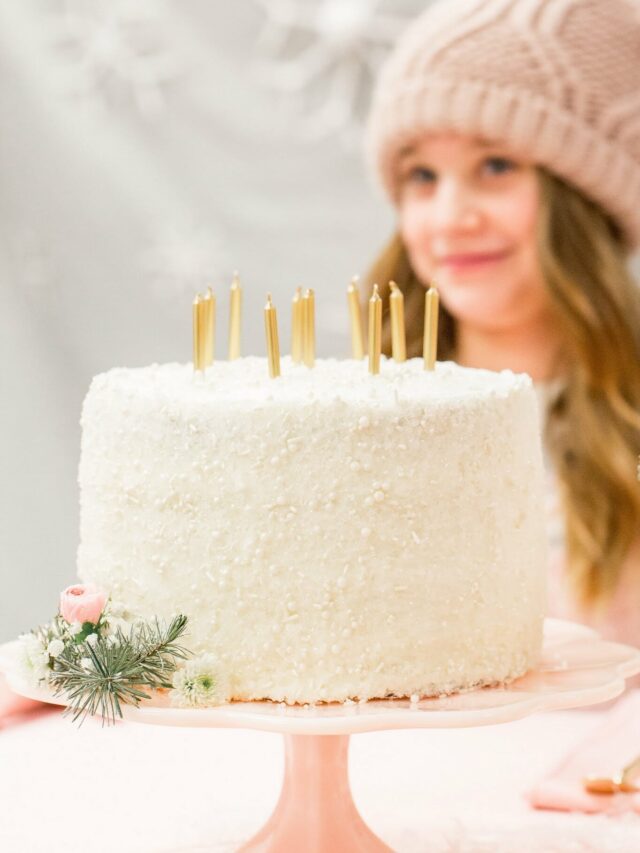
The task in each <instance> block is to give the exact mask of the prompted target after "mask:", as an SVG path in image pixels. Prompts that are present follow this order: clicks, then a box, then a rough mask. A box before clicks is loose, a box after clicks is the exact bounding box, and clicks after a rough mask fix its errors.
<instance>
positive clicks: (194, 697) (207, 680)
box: [169, 654, 226, 708]
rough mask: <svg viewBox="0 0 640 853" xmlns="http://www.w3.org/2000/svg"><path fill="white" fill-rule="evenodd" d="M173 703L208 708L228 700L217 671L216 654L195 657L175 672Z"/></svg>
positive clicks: (172, 692) (171, 696) (171, 694)
mask: <svg viewBox="0 0 640 853" xmlns="http://www.w3.org/2000/svg"><path fill="white" fill-rule="evenodd" d="M172 684H173V688H174V689H173V690H172V691H171V692H170V694H169V696H170V698H171V701H172V704H174V705H179V706H181V707H183V708H184V707H190V708H206V707H210V706H212V705H220V704H222V703H223V702H224V701H225V700H226V696H225V695H224V690H223V689H222V686H221V684H220V680H219V678H218V675H217V672H216V659H215V657H214V655H211V654H204V655H200V657H197V658H193V659H192V660H190V661H188V662H187V663H186V664H184V666H181V667H180V668H179V669H177V670H176V671H175V673H174V674H173V681H172Z"/></svg>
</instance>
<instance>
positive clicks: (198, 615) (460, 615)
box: [78, 358, 547, 703]
mask: <svg viewBox="0 0 640 853" xmlns="http://www.w3.org/2000/svg"><path fill="white" fill-rule="evenodd" d="M542 483H543V474H542V453H541V446H540V436H539V427H538V415H537V401H536V396H535V392H534V390H533V386H532V383H531V380H530V379H529V377H527V376H525V375H514V374H513V373H511V372H509V371H503V372H502V373H493V372H489V371H484V370H471V369H468V368H461V367H458V366H456V365H454V364H451V363H439V364H438V365H437V369H436V371H435V372H433V373H429V372H426V371H425V370H424V369H423V366H422V361H421V360H418V359H413V360H410V361H407V362H405V363H403V364H396V363H395V362H392V361H387V360H384V359H383V362H382V369H381V373H380V375H378V376H371V375H369V374H368V373H367V368H366V362H357V361H351V360H347V361H337V360H318V361H317V362H316V366H315V368H314V369H312V370H309V369H308V368H306V367H302V366H294V365H292V364H291V362H290V361H289V359H288V358H285V359H283V363H282V376H281V377H280V378H278V379H275V380H272V379H269V377H268V371H267V364H266V361H265V360H264V359H260V358H242V359H238V360H236V361H231V362H220V363H216V364H215V365H214V366H213V367H212V368H210V369H209V370H208V372H207V375H206V377H202V376H200V375H199V376H194V374H193V371H192V369H191V367H190V366H188V365H178V364H167V365H152V366H151V367H146V368H140V369H131V370H129V369H116V370H111V371H109V372H108V373H104V374H101V375H99V376H97V377H96V378H95V379H94V380H93V383H92V385H91V388H90V391H89V393H88V395H87V398H86V400H85V403H84V408H83V413H82V454H81V463H80V490H81V505H80V508H81V530H80V548H79V569H78V570H79V575H80V577H81V579H82V580H84V581H87V582H94V583H96V584H99V585H100V586H101V587H103V588H104V589H106V590H107V591H108V592H110V593H111V594H112V597H113V599H114V600H117V601H119V602H123V603H125V604H126V606H127V607H128V608H129V609H130V610H131V611H132V612H133V613H134V614H136V615H139V616H141V617H153V616H154V615H158V616H160V617H164V618H168V617H170V616H171V615H173V614H175V613H178V612H180V613H184V614H186V615H187V616H188V617H189V634H188V635H186V636H185V638H184V644H185V645H187V646H188V647H189V648H190V649H191V650H192V651H193V652H194V653H196V654H199V653H204V652H211V653H213V655H215V657H216V659H217V661H218V669H219V674H220V679H221V683H223V684H226V685H227V686H228V689H227V694H228V698H230V699H231V698H233V699H243V700H247V699H262V698H269V699H273V700H277V701H286V702H290V703H293V702H302V703H307V702H318V701H344V700H346V699H348V698H351V699H369V698H374V697H385V696H388V695H394V696H410V695H412V694H419V695H421V696H425V695H434V694H442V693H449V692H453V691H456V690H461V689H468V688H471V687H474V686H477V685H483V684H493V683H499V682H506V681H508V680H510V679H513V678H514V677H517V676H519V675H521V674H522V673H524V672H525V671H526V670H527V669H529V668H530V667H531V666H532V664H533V663H534V662H535V660H536V657H537V655H538V653H539V649H540V645H541V638H542V623H543V617H544V615H545V612H546V567H547V556H546V540H545V528H544V509H543V496H542V488H543V485H542Z"/></svg>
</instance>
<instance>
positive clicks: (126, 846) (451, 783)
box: [0, 694, 640, 853]
mask: <svg viewBox="0 0 640 853" xmlns="http://www.w3.org/2000/svg"><path fill="white" fill-rule="evenodd" d="M637 695H638V694H636V696H637ZM607 713H608V712H607ZM603 716H604V712H602V711H601V710H598V706H596V709H593V710H592V709H589V710H580V711H554V712H550V713H544V714H534V715H532V716H530V717H527V718H526V719H522V720H517V721H515V722H511V723H503V724H500V725H492V726H482V727H479V728H463V729H451V730H447V729H433V730H429V729H425V730H396V731H383V732H372V733H365V734H358V735H352V736H351V738H350V754H349V775H350V781H351V789H352V791H353V796H354V800H355V804H356V806H357V808H358V811H359V812H360V814H361V815H362V817H363V819H364V820H365V822H366V823H367V824H368V825H369V827H370V828H371V829H372V830H373V832H375V833H376V835H378V836H379V837H380V838H381V839H382V841H383V842H384V843H385V844H387V845H388V846H390V847H391V848H392V849H393V850H396V851H402V853H425V851H427V850H428V851H429V853H542V851H544V853H592V852H593V853H637V851H638V850H640V815H638V814H636V813H634V812H626V813H625V814H620V815H618V816H616V817H611V816H606V815H597V814H596V815H586V814H581V813H567V812H558V811H542V810H536V809H533V808H532V807H531V805H530V804H529V803H528V801H527V796H526V795H527V792H528V791H529V790H530V789H531V788H532V786H534V785H535V784H536V783H537V782H538V781H539V780H540V779H542V778H545V777H547V776H548V775H549V773H551V772H552V771H553V769H554V768H555V767H556V766H557V765H558V764H559V762H561V760H562V759H563V757H564V756H565V755H566V754H567V753H568V752H570V751H572V750H574V749H575V748H576V747H577V746H578V745H579V744H580V743H581V742H582V741H584V740H585V739H586V738H587V737H588V736H589V734H590V733H591V732H594V731H597V730H598V729H599V728H600V727H601V724H602V720H603ZM283 759H284V750H283V738H282V735H278V734H273V733H269V732H261V731H251V730H241V729H206V728H203V729H196V728H188V727H184V728H183V727H164V726H143V725H139V724H137V723H129V722H123V723H118V724H117V725H116V726H114V727H112V728H102V727H101V725H100V722H99V721H98V720H91V719H90V720H87V721H86V722H85V723H84V725H83V726H82V727H81V728H78V727H77V726H74V725H73V724H71V722H70V720H69V719H68V718H64V719H63V718H62V717H61V712H60V710H55V709H54V711H53V712H51V713H46V714H43V715H36V716H33V717H30V718H29V719H28V720H27V721H25V722H24V723H23V724H22V725H15V726H11V727H10V728H7V729H4V730H0V803H2V804H3V808H2V809H0V850H2V851H3V853H4V851H7V853H9V851H10V853H44V851H46V853H86V850H87V839H90V847H91V851H92V853H196V851H198V853H204V851H219V853H231V851H237V850H238V849H239V848H240V847H241V845H242V844H243V843H246V842H247V840H248V839H250V838H252V837H253V836H255V834H256V832H258V831H259V829H260V827H261V826H262V825H263V824H264V823H265V821H267V819H268V818H269V815H270V814H271V813H272V811H273V809H274V807H275V806H276V803H277V800H278V796H279V792H280V790H281V786H282V783H283V778H284V760H283ZM70 803H72V806H73V808H72V813H71V812H70ZM7 806H8V807H7ZM96 827H99V828H100V829H99V832H96Z"/></svg>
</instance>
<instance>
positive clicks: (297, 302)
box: [291, 287, 303, 364]
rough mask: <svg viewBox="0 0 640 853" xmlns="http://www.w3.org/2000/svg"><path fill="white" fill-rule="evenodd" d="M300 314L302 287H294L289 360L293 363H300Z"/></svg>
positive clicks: (301, 336)
mask: <svg viewBox="0 0 640 853" xmlns="http://www.w3.org/2000/svg"><path fill="white" fill-rule="evenodd" d="M302 315H303V305H302V288H301V287H296V292H295V294H294V296H293V301H292V302H291V360H292V361H293V362H294V363H295V364H300V362H301V361H302V354H303V353H302V341H303V329H302V322H303V316H302Z"/></svg>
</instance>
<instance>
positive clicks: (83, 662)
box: [80, 658, 93, 669]
mask: <svg viewBox="0 0 640 853" xmlns="http://www.w3.org/2000/svg"><path fill="white" fill-rule="evenodd" d="M80 666H81V667H82V668H83V669H92V668H93V663H92V661H91V658H81V659H80Z"/></svg>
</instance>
